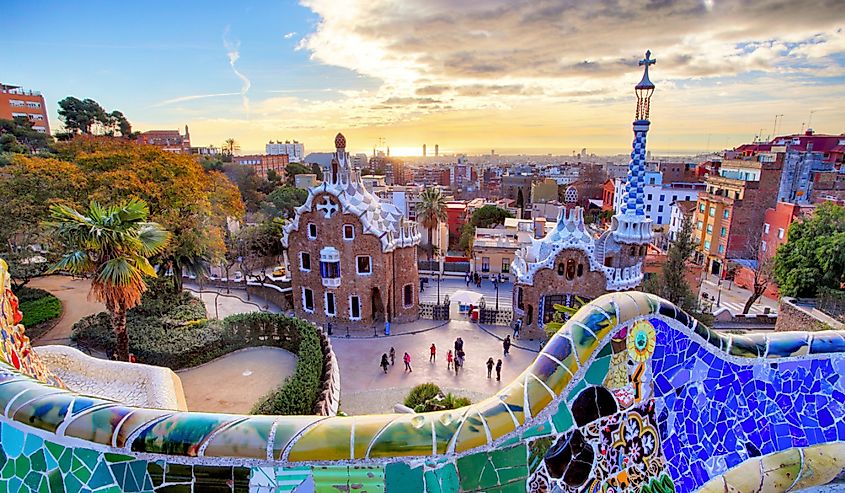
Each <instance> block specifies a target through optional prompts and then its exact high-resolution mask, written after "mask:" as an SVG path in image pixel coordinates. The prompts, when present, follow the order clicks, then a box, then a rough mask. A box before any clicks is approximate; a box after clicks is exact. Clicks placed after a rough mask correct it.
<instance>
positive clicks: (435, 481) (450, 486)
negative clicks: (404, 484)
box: [425, 463, 460, 493]
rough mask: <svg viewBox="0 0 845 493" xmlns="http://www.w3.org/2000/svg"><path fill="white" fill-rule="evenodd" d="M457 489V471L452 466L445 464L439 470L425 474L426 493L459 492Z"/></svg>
mask: <svg viewBox="0 0 845 493" xmlns="http://www.w3.org/2000/svg"><path fill="white" fill-rule="evenodd" d="M458 488H459V486H458V471H457V470H455V465H454V464H451V463H447V464H446V465H445V466H443V467H441V468H439V469H435V470H433V471H426V472H425V490H426V492H427V493H451V492H455V491H460V490H459V489H458Z"/></svg>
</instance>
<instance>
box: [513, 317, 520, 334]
mask: <svg viewBox="0 0 845 493" xmlns="http://www.w3.org/2000/svg"><path fill="white" fill-rule="evenodd" d="M521 329H522V319H521V318H518V319H516V323H515V324H513V338H514V339H519V331H520V330H521Z"/></svg>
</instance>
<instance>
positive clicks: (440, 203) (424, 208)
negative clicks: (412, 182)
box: [417, 188, 446, 270]
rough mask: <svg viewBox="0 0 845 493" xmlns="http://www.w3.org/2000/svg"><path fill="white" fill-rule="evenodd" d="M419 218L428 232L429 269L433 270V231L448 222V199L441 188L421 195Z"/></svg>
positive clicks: (428, 190) (418, 207)
mask: <svg viewBox="0 0 845 493" xmlns="http://www.w3.org/2000/svg"><path fill="white" fill-rule="evenodd" d="M417 218H418V219H419V220H420V223H422V225H423V227H424V228H426V229H427V230H428V268H429V270H431V256H432V254H433V253H434V234H433V230H434V228H435V226H437V224H438V223H440V222H441V221H445V220H446V198H445V197H444V196H443V193H442V192H441V191H440V189H439V188H426V189H425V190H423V192H422V193H421V194H420V203H419V204H418V205H417Z"/></svg>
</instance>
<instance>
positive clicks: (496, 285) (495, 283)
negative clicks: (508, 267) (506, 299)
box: [493, 275, 500, 312]
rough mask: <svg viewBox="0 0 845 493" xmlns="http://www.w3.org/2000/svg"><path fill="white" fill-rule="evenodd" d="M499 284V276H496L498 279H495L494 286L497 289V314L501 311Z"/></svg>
mask: <svg viewBox="0 0 845 493" xmlns="http://www.w3.org/2000/svg"><path fill="white" fill-rule="evenodd" d="M499 282H500V280H499V276H498V275H496V277H494V278H493V286H495V288H496V311H497V312H498V311H499Z"/></svg>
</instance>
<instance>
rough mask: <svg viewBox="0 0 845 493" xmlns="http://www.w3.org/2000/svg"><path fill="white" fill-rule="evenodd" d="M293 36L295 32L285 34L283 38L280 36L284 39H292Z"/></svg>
mask: <svg viewBox="0 0 845 493" xmlns="http://www.w3.org/2000/svg"><path fill="white" fill-rule="evenodd" d="M294 36H296V31H291V32H289V33H287V34H285V35H284V36H282V37H283V38H285V39H290V38H292V37H294Z"/></svg>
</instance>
